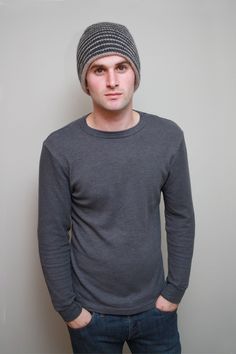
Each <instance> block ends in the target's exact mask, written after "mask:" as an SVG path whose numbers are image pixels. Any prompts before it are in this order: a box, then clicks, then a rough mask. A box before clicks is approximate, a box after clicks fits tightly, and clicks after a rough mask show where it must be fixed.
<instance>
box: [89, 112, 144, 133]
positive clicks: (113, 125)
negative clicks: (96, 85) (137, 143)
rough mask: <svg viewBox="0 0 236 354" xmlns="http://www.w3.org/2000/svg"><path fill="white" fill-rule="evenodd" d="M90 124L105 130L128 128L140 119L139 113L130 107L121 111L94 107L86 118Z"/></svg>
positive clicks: (92, 126)
mask: <svg viewBox="0 0 236 354" xmlns="http://www.w3.org/2000/svg"><path fill="white" fill-rule="evenodd" d="M86 121H87V124H88V126H90V127H91V128H94V129H98V130H103V131H119V130H126V129H129V128H132V127H133V126H135V125H136V124H137V123H138V121H139V114H138V113H137V112H135V111H133V109H132V107H128V108H126V109H124V110H121V111H106V110H103V109H100V107H94V109H93V112H92V113H91V114H90V115H89V116H88V117H87V119H86Z"/></svg>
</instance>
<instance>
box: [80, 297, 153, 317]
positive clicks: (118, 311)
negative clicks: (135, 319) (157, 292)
mask: <svg viewBox="0 0 236 354" xmlns="http://www.w3.org/2000/svg"><path fill="white" fill-rule="evenodd" d="M155 301H156V299H155V300H153V301H151V302H149V303H147V304H146V305H142V306H136V307H131V308H114V307H111V306H107V307H106V306H93V305H90V304H86V303H83V304H82V307H84V308H86V309H87V310H88V311H92V312H98V313H101V314H107V315H134V314H136V313H139V312H144V311H147V310H150V309H152V308H153V307H155Z"/></svg>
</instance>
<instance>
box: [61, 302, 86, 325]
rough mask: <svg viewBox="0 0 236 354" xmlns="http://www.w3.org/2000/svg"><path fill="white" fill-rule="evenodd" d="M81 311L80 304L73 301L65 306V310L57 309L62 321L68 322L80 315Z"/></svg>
mask: <svg viewBox="0 0 236 354" xmlns="http://www.w3.org/2000/svg"><path fill="white" fill-rule="evenodd" d="M81 311H82V307H81V305H80V304H79V303H78V302H76V301H74V302H73V303H72V304H71V306H70V307H68V308H66V309H65V310H61V311H58V313H59V314H60V315H61V317H62V318H63V320H64V321H66V322H69V321H73V320H74V319H75V318H76V317H78V316H79V315H80V313H81Z"/></svg>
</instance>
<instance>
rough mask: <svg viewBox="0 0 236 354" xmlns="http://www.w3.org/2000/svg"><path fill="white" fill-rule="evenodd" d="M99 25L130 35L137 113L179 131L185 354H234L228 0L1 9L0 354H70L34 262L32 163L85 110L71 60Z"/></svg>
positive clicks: (28, 4)
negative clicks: (183, 146)
mask: <svg viewBox="0 0 236 354" xmlns="http://www.w3.org/2000/svg"><path fill="white" fill-rule="evenodd" d="M100 21H113V22H118V23H122V24H124V25H126V26H127V27H128V28H129V30H130V31H131V33H132V34H133V36H134V38H135V41H136V44H137V47H138V49H139V53H140V57H141V65H142V72H141V75H142V77H141V85H140V87H139V89H138V91H137V92H136V95H135V100H134V107H135V108H136V109H139V110H142V111H146V112H149V113H153V114H157V115H159V116H161V117H166V118H169V119H172V120H174V121H175V122H176V123H177V124H178V125H179V126H180V127H181V128H182V129H183V130H184V133H185V138H186V143H187V148H188V156H189V165H190V171H191V180H192V190H193V199H194V206H195V214H196V242H195V251H194V258H193V263H192V272H191V279H190V285H189V289H188V290H187V292H186V294H185V296H184V298H183V300H182V302H181V305H180V307H179V311H178V314H179V317H178V319H179V329H180V332H181V339H182V347H183V353H184V354H233V353H235V347H236V341H235V333H236V332H235V328H236V320H235V318H236V313H235V296H236V292H235V273H234V271H235V263H236V262H235V258H236V256H235V246H236V242H235V235H236V233H235V230H236V221H235V220H236V215H235V210H236V209H235V207H236V193H235V181H236V173H235V172H236V169H235V162H236V160H235V151H236V147H235V131H236V124H235V121H236V115H235V113H236V109H235V101H236V100H235V99H236V97H235V89H236V69H235V67H236V65H235V63H236V2H235V1H234V0H231V1H230V0H221V1H220V0H205V1H203V0H198V1H193V0H192V1H191V0H169V1H166V0H163V1H161V0H160V1H159V0H145V1H141V0H136V1H135V0H126V1H124V0H119V1H108V0H78V1H69V0H67V1H59V0H57V1H56V0H55V1H46V0H45V1H43V0H41V1H37V0H32V1H21V0H16V1H10V0H9V1H0V107H1V108H0V117H1V125H0V144H1V146H0V154H1V164H0V166H1V183H0V188H1V190H0V193H1V194H0V196H1V197H0V201H1V213H0V217H1V222H0V226H1V247H0V253H1V254H0V277H1V278H0V323H1V328H0V336H1V338H0V353H1V354H34V353H40V354H41V353H51V354H52V353H71V347H70V341H69V336H68V333H67V329H66V327H65V324H64V323H63V321H62V319H61V318H60V317H59V315H58V314H57V313H56V312H55V311H54V309H53V307H52V305H51V301H50V298H49V295H48V291H47V288H46V285H45V282H44V278H43V275H42V271H41V267H40V263H39V257H38V246H37V233H36V230H37V188H38V163H39V156H40V151H41V146H42V142H43V140H44V139H45V138H46V137H47V136H48V135H49V134H50V133H51V132H52V131H53V130H56V129H58V128H60V127H62V126H64V125H66V124H67V123H69V122H71V121H72V120H75V119H77V118H79V117H81V116H82V115H83V114H85V113H88V112H90V110H91V103H90V99H89V97H88V96H87V95H85V94H84V93H83V91H82V90H81V88H80V85H79V82H78V78H77V72H76V59H75V53H76V47H77V43H78V40H79V38H80V36H81V34H82V32H83V31H84V29H85V28H86V27H87V26H88V25H90V24H92V23H94V22H100ZM164 239H165V235H164V228H163V240H164ZM163 247H164V253H165V246H163ZM124 353H129V350H128V348H127V347H126V346H125V347H124Z"/></svg>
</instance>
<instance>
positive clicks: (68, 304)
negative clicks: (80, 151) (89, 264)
mask: <svg viewBox="0 0 236 354" xmlns="http://www.w3.org/2000/svg"><path fill="white" fill-rule="evenodd" d="M68 176H69V173H68V171H67V168H66V164H65V166H63V164H62V162H61V161H60V162H59V160H58V159H57V158H56V157H55V156H53V154H52V153H51V152H50V150H49V149H48V147H47V146H46V144H45V143H44V145H43V148H42V152H41V157H40V168H39V199H38V200H39V204H38V208H39V209H38V244H39V254H40V261H41V265H42V269H43V273H44V277H45V281H46V284H47V286H48V290H49V293H50V295H51V299H52V303H53V305H54V307H55V309H56V310H57V311H58V312H59V313H60V315H61V316H62V318H63V319H64V320H65V321H70V320H73V319H74V318H76V317H77V316H78V315H79V314H80V312H81V309H82V308H81V306H80V304H79V303H78V302H77V301H76V296H75V293H74V291H73V286H72V275H71V266H70V242H69V234H68V233H69V230H70V226H71V195H70V185H69V177H68Z"/></svg>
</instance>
